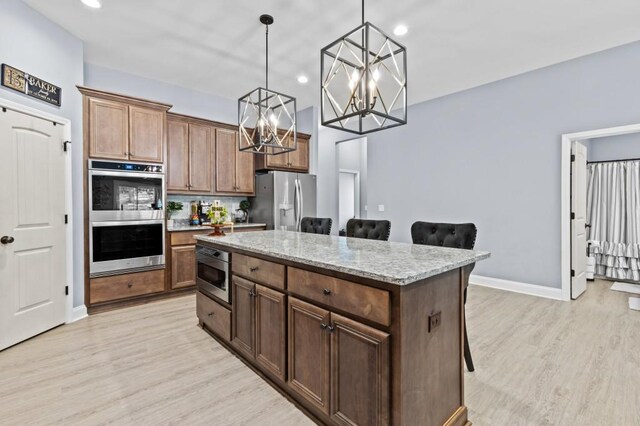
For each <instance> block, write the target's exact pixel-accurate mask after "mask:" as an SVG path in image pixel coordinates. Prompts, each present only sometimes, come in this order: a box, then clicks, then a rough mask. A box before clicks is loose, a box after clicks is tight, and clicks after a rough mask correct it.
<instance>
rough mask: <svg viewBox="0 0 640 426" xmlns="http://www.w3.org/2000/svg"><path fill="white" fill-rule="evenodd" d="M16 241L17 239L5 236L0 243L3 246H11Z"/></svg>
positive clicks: (0, 239)
mask: <svg viewBox="0 0 640 426" xmlns="http://www.w3.org/2000/svg"><path fill="white" fill-rule="evenodd" d="M14 241H15V239H14V238H13V237H9V236H7V235H5V236H3V237H2V238H0V243H2V244H11V243H13V242H14Z"/></svg>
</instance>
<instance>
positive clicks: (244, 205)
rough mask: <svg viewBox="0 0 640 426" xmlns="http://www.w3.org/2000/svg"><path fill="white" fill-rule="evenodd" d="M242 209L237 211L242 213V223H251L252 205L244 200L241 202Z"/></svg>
mask: <svg viewBox="0 0 640 426" xmlns="http://www.w3.org/2000/svg"><path fill="white" fill-rule="evenodd" d="M239 207H240V208H239V209H238V210H237V211H241V212H242V220H240V222H247V223H249V207H251V204H250V203H249V200H242V201H240V206H239Z"/></svg>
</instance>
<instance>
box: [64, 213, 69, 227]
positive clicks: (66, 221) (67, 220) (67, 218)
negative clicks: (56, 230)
mask: <svg viewBox="0 0 640 426" xmlns="http://www.w3.org/2000/svg"><path fill="white" fill-rule="evenodd" d="M64 223H65V225H66V224H67V223H69V215H68V214H65V215H64Z"/></svg>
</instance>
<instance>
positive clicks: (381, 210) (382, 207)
mask: <svg viewBox="0 0 640 426" xmlns="http://www.w3.org/2000/svg"><path fill="white" fill-rule="evenodd" d="M378 211H379V212H383V211H384V204H378Z"/></svg>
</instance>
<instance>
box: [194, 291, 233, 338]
mask: <svg viewBox="0 0 640 426" xmlns="http://www.w3.org/2000/svg"><path fill="white" fill-rule="evenodd" d="M196 313H197V316H198V319H199V320H200V323H201V324H202V325H203V326H205V327H207V328H208V329H209V330H211V331H212V332H213V333H215V334H217V335H218V336H220V337H222V338H223V339H224V340H225V341H227V342H228V341H230V340H231V311H230V310H228V309H227V308H225V307H224V306H221V305H220V304H218V303H216V302H214V301H213V300H212V299H210V298H209V297H208V296H206V295H204V294H203V293H200V292H199V291H198V292H197V293H196Z"/></svg>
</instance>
